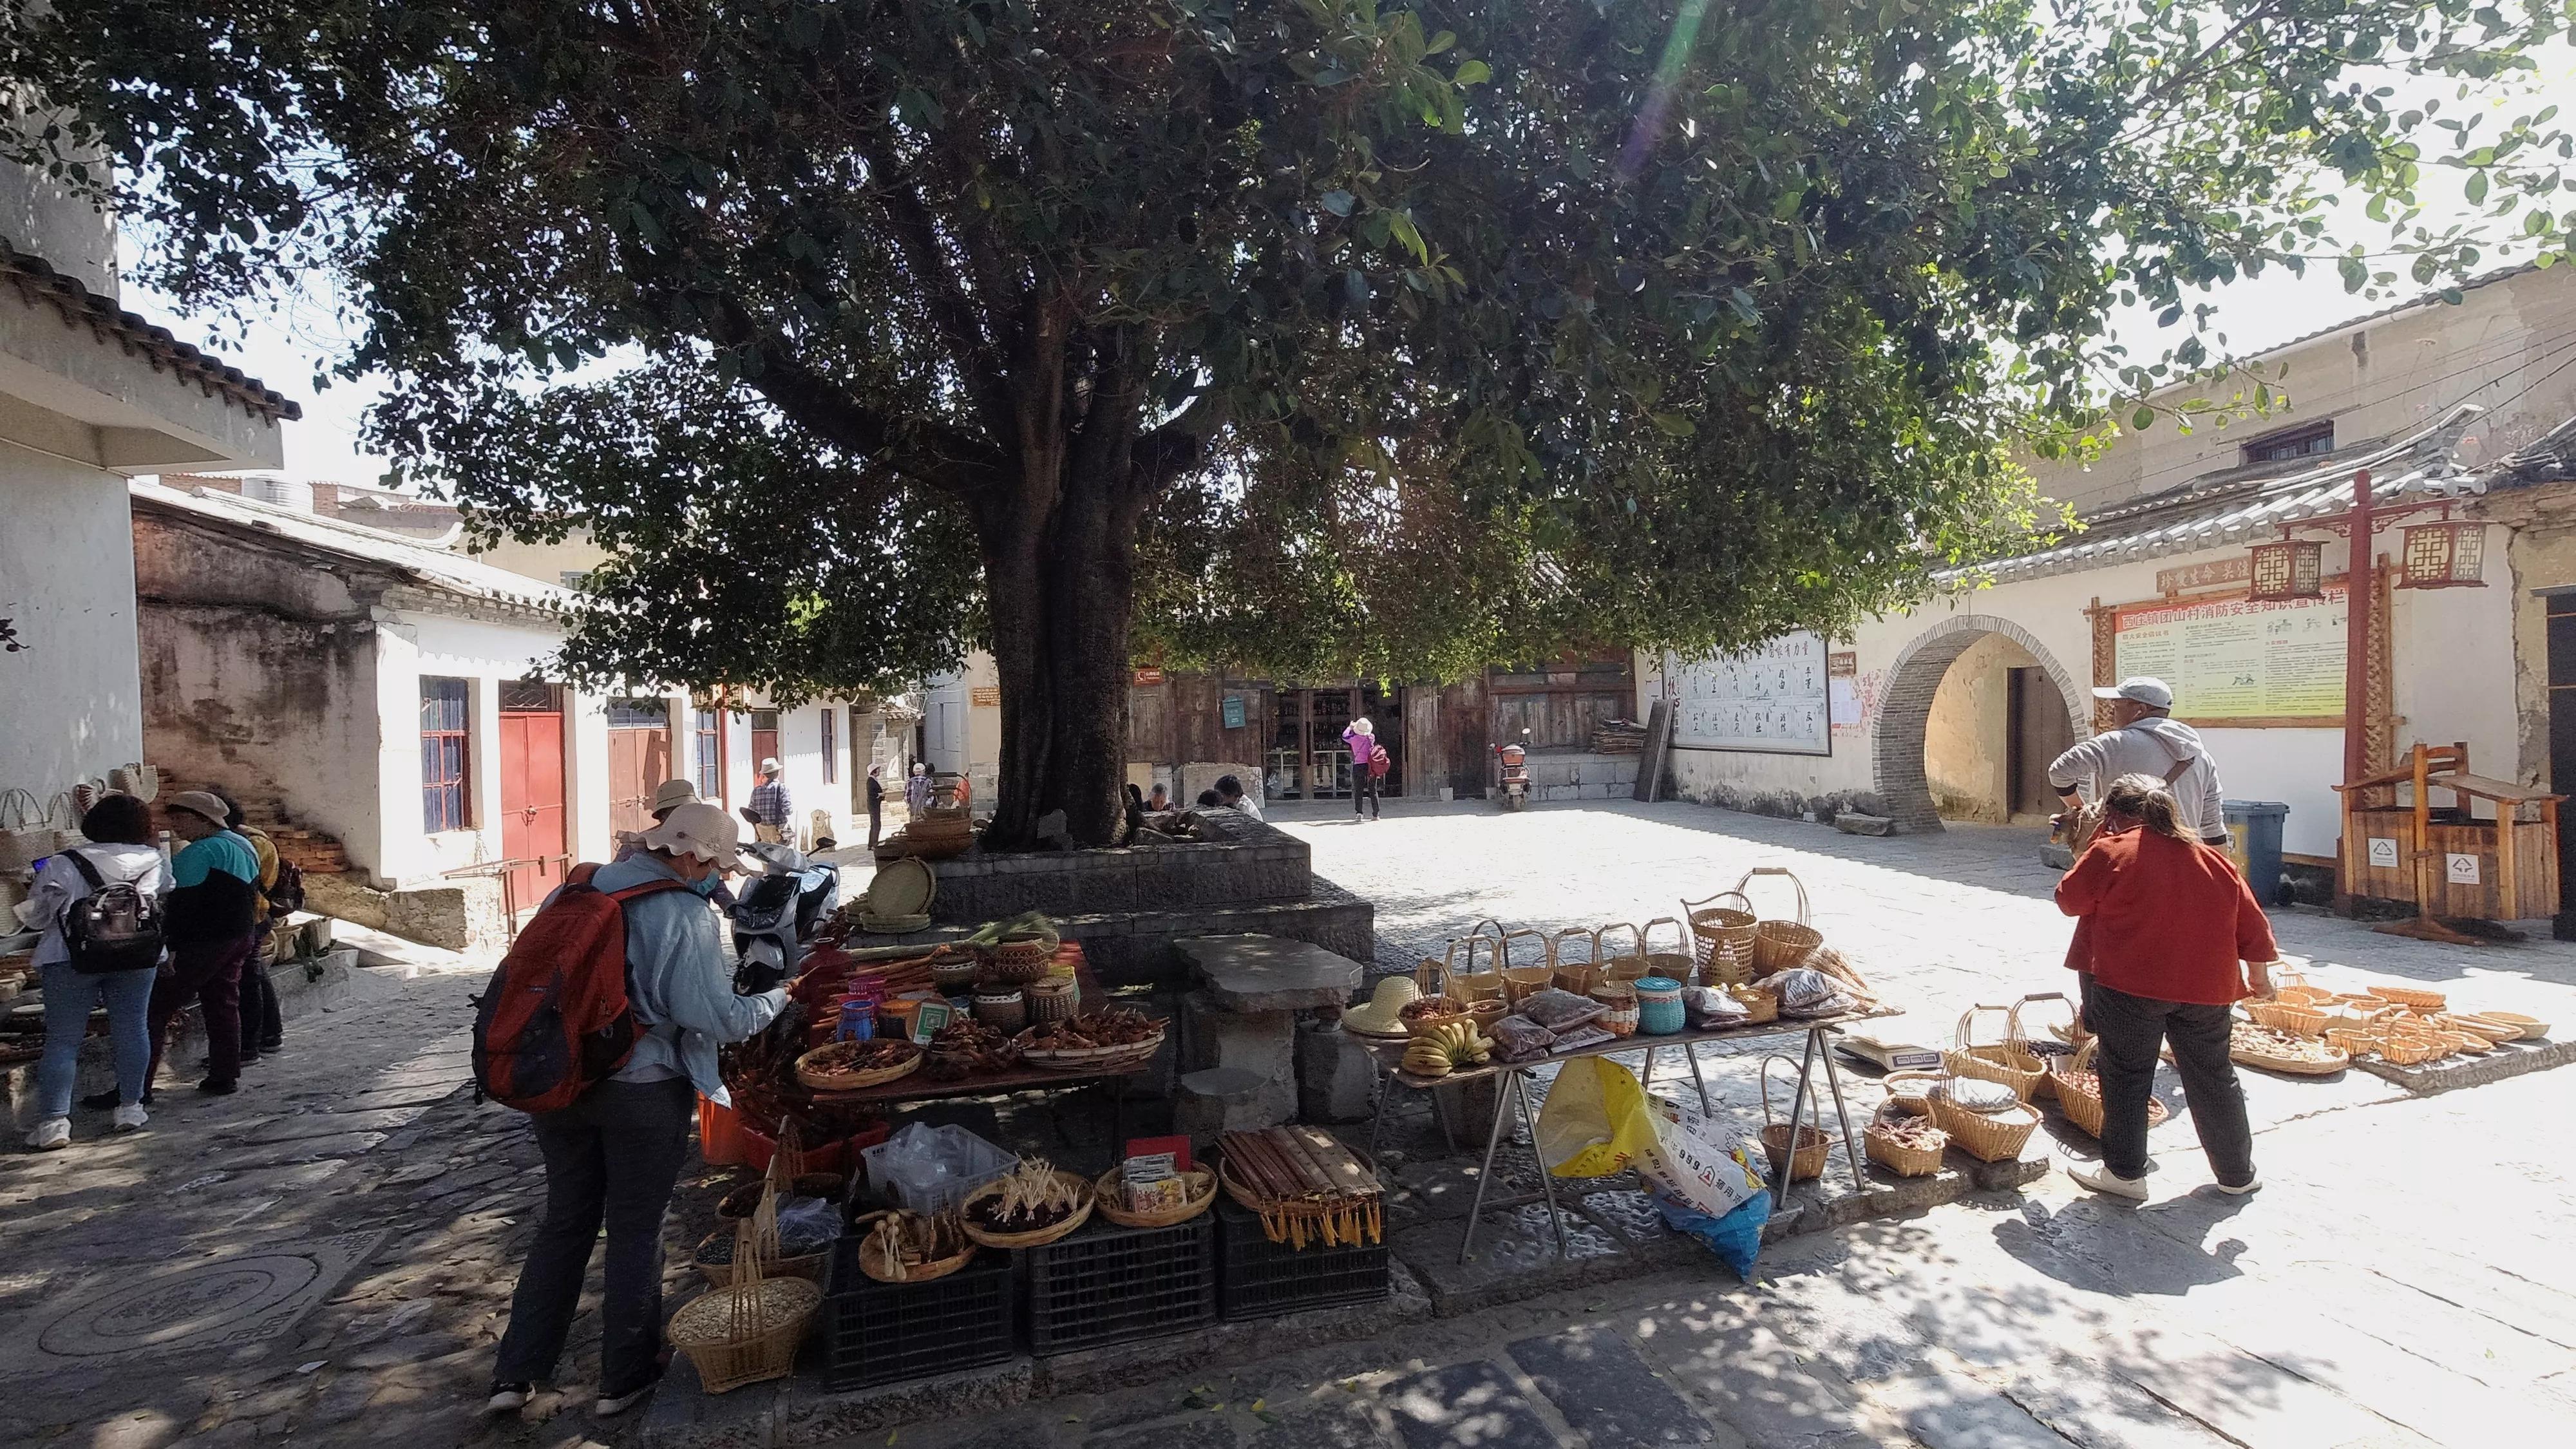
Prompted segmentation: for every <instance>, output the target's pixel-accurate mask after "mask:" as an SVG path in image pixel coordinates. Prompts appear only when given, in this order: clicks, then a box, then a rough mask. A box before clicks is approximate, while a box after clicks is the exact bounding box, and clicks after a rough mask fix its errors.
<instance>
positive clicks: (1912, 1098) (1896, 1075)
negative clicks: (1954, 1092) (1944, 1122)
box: [1878, 1071, 1950, 1117]
mask: <svg viewBox="0 0 2576 1449" xmlns="http://www.w3.org/2000/svg"><path fill="white" fill-rule="evenodd" d="M1949 1079H1950V1078H1949V1076H1948V1075H1947V1074H1946V1073H1942V1072H1920V1071H1917V1072H1890V1073H1888V1074H1887V1075H1886V1076H1883V1077H1881V1078H1879V1079H1878V1084H1879V1085H1880V1086H1882V1087H1885V1088H1887V1100H1886V1101H1884V1102H1881V1103H1880V1104H1879V1110H1880V1111H1882V1112H1891V1111H1892V1112H1897V1113H1901V1114H1903V1115H1905V1116H1908V1117H1929V1116H1931V1115H1932V1097H1931V1091H1930V1089H1931V1088H1932V1087H1936V1086H1939V1085H1940V1084H1941V1083H1943V1082H1946V1081H1948V1080H1949ZM1899 1082H1921V1083H1924V1084H1925V1090H1923V1091H1921V1092H1899V1091H1898V1090H1896V1084H1897V1083H1899Z"/></svg>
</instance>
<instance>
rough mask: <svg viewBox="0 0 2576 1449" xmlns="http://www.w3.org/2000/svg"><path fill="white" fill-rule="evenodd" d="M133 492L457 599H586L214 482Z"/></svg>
mask: <svg viewBox="0 0 2576 1449" xmlns="http://www.w3.org/2000/svg"><path fill="white" fill-rule="evenodd" d="M129 492H130V493H131V494H132V496H133V499H134V506H135V507H137V508H141V509H147V510H151V511H154V512H161V513H177V514H186V515H189V516H190V517H193V518H198V519H204V520H207V521H210V522H214V523H218V524H224V525H229V526H231V527H233V528H237V529H248V530H254V531H257V532H260V533H265V534H269V535H272V536H274V537H276V538H279V539H282V540H285V541H286V542H289V543H292V544H295V545H297V546H299V547H301V548H303V549H305V550H307V551H309V552H313V553H319V554H327V555H334V556H337V557H340V558H346V559H353V560H357V561H359V562H362V563H370V564H376V565H379V566H381V567H385V568H389V569H392V570H394V571H395V572H397V573H400V574H402V575H403V576H404V577H406V578H408V579H409V580H410V581H411V582H412V583H414V584H416V585H418V586H420V587H422V588H425V589H431V590H435V591H437V592H440V593H445V594H452V595H455V596H456V597H459V598H465V599H472V600H475V601H477V602H481V603H490V604H503V605H508V606H510V607H514V608H521V609H533V610H537V611H540V612H543V613H548V614H562V613H565V612H567V611H568V610H569V609H570V608H571V607H572V605H573V604H574V603H576V602H577V601H578V600H579V599H580V598H581V596H580V595H579V594H577V593H574V592H573V591H572V590H570V589H565V588H558V587H556V586H555V585H553V584H548V583H540V582H538V581H537V580H535V579H532V578H529V577H527V576H526V575H524V574H514V573H511V572H510V571H509V570H507V569H501V568H494V567H493V566H492V565H490V564H487V563H482V562H479V561H477V560H475V559H472V558H469V557H466V556H465V555H463V554H455V553H449V552H448V551H447V550H445V549H443V548H436V547H432V546H430V545H428V544H425V543H422V542H420V541H419V540H418V539H413V538H406V537H404V536H402V535H400V534H393V533H386V532H384V531H383V530H381V529H374V528H366V527H363V526H361V525H358V524H355V523H346V522H342V521H341V520H339V519H333V518H321V517H317V516H315V515H313V514H310V513H302V512H298V511H297V510H295V509H292V508H280V507H278V506H277V505H276V504H273V503H262V502H260V501H259V500H257V499H255V498H244V497H242V496H240V495H239V494H235V493H225V492H221V491H218V490H216V489H212V488H197V489H191V490H189V491H187V492H184V493H183V492H181V491H179V490H178V489H175V488H165V487H162V486H161V485H159V484H157V483H136V484H133V485H131V487H130V489H129Z"/></svg>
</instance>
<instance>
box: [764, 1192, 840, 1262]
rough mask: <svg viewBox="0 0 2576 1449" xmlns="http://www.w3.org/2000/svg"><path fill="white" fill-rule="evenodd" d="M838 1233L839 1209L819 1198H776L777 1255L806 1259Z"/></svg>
mask: <svg viewBox="0 0 2576 1449" xmlns="http://www.w3.org/2000/svg"><path fill="white" fill-rule="evenodd" d="M840 1235H841V1209H840V1205H839V1204H837V1203H828V1202H825V1201H823V1200H822V1199H821V1198H819V1197H787V1198H780V1199H779V1200H778V1256H779V1257H781V1258H810V1257H812V1256H813V1255H814V1254H816V1253H820V1252H822V1251H824V1250H825V1249H827V1248H829V1247H831V1246H832V1240H833V1239H834V1238H837V1237H839V1236H840Z"/></svg>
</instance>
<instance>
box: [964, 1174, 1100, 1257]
mask: <svg viewBox="0 0 2576 1449" xmlns="http://www.w3.org/2000/svg"><path fill="white" fill-rule="evenodd" d="M1055 1175H1056V1179H1057V1181H1059V1182H1062V1183H1064V1184H1065V1185H1067V1186H1069V1187H1071V1188H1072V1189H1073V1190H1074V1206H1073V1211H1072V1212H1071V1213H1070V1214H1068V1215H1067V1216H1066V1217H1065V1220H1064V1221H1063V1222H1060V1223H1057V1224H1055V1225H1054V1226H1053V1227H1045V1228H1039V1229H1037V1230H1036V1231H1034V1232H1026V1233H997V1232H993V1231H990V1230H989V1229H985V1228H979V1227H977V1226H976V1225H975V1220H974V1218H972V1217H966V1216H964V1214H965V1211H966V1209H968V1208H971V1207H973V1206H974V1205H975V1204H976V1203H978V1202H981V1201H982V1200H984V1199H985V1198H988V1197H999V1196H1001V1195H1002V1185H1001V1184H1000V1183H999V1182H988V1183H986V1184H984V1185H983V1186H982V1187H979V1188H977V1189H975V1190H974V1191H973V1192H970V1193H968V1194H967V1195H966V1200H965V1201H964V1202H961V1203H959V1204H958V1205H957V1208H958V1212H959V1214H960V1215H961V1217H962V1219H963V1220H962V1222H961V1223H960V1224H959V1225H960V1226H961V1227H963V1228H964V1229H965V1230H966V1236H968V1237H970V1238H973V1239H974V1240H975V1241H976V1242H979V1243H982V1244H983V1245H984V1246H985V1247H988V1248H1043V1247H1045V1246H1046V1245H1047V1244H1049V1243H1052V1242H1054V1241H1055V1240H1056V1239H1058V1238H1061V1237H1063V1236H1065V1235H1066V1234H1067V1233H1070V1232H1072V1231H1073V1230H1074V1229H1076V1228H1078V1227H1081V1226H1082V1225H1083V1224H1084V1223H1085V1222H1088V1221H1090V1218H1091V1209H1092V1205H1093V1203H1094V1202H1096V1201H1097V1198H1096V1196H1095V1195H1094V1194H1093V1192H1092V1190H1091V1179H1089V1178H1087V1177H1080V1176H1077V1175H1075V1174H1073V1173H1070V1172H1065V1171H1062V1170H1061V1169H1059V1170H1058V1171H1057V1172H1056V1174H1055Z"/></svg>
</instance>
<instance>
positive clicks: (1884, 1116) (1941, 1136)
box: [1860, 1102, 1950, 1177]
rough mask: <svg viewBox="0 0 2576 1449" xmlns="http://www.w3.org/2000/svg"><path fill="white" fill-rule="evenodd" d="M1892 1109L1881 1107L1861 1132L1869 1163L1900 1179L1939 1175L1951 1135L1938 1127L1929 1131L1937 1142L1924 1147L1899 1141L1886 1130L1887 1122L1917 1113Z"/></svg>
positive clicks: (1890, 1104)
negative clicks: (1943, 1151)
mask: <svg viewBox="0 0 2576 1449" xmlns="http://www.w3.org/2000/svg"><path fill="white" fill-rule="evenodd" d="M1895 1106H1896V1104H1895V1103H1893V1102H1890V1103H1889V1104H1887V1106H1885V1107H1881V1108H1880V1109H1879V1112H1878V1115H1877V1116H1875V1117H1872V1118H1871V1119H1870V1121H1869V1125H1868V1126H1866V1127H1864V1128H1862V1129H1861V1134H1860V1147H1861V1151H1862V1152H1863V1153H1865V1154H1867V1155H1868V1157H1869V1160H1870V1161H1872V1162H1875V1163H1877V1164H1878V1165H1879V1166H1881V1167H1884V1168H1886V1169H1887V1170H1888V1171H1890V1172H1892V1173H1895V1174H1896V1175H1897V1176H1899V1177H1930V1176H1931V1175H1932V1174H1934V1173H1936V1172H1939V1171H1940V1170H1941V1150H1942V1149H1943V1148H1944V1147H1947V1146H1949V1144H1950V1134H1948V1133H1947V1132H1943V1131H1941V1130H1940V1129H1939V1128H1937V1127H1936V1128H1934V1129H1932V1135H1933V1137H1934V1138H1935V1139H1936V1140H1935V1141H1934V1143H1933V1144H1932V1145H1930V1146H1926V1147H1917V1146H1915V1145H1914V1144H1912V1143H1910V1142H1902V1141H1899V1140H1898V1139H1897V1138H1896V1136H1895V1135H1894V1134H1893V1133H1891V1132H1890V1131H1889V1130H1888V1125H1889V1123H1890V1122H1891V1121H1892V1120H1893V1121H1902V1120H1905V1119H1907V1118H1911V1117H1914V1116H1916V1115H1917V1114H1915V1113H1912V1112H1905V1111H1898V1110H1894V1108H1895Z"/></svg>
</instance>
